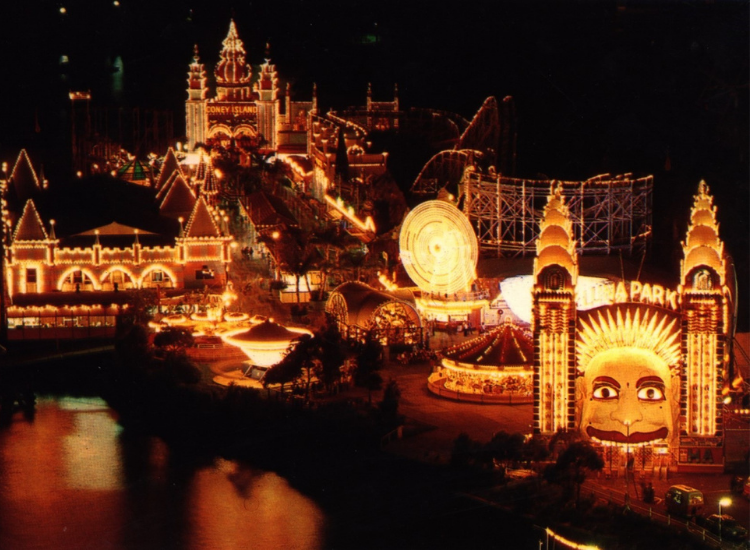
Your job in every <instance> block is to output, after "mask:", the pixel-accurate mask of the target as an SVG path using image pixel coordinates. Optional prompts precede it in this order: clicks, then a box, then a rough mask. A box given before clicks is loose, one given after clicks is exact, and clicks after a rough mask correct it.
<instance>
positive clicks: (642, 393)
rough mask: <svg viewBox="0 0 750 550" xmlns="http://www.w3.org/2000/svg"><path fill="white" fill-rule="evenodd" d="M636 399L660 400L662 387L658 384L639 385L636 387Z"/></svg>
mask: <svg viewBox="0 0 750 550" xmlns="http://www.w3.org/2000/svg"><path fill="white" fill-rule="evenodd" d="M638 399H640V400H641V401H662V400H663V399H664V388H661V387H659V386H641V387H640V388H638Z"/></svg>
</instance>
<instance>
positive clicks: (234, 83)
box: [214, 20, 252, 101]
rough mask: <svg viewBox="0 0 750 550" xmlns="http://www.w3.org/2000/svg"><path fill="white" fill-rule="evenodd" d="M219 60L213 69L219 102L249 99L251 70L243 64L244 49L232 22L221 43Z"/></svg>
mask: <svg viewBox="0 0 750 550" xmlns="http://www.w3.org/2000/svg"><path fill="white" fill-rule="evenodd" d="M222 45H223V49H222V50H221V60H220V61H219V63H218V64H217V65H216V68H215V69H214V76H216V84H217V95H218V100H219V101H237V100H246V99H249V97H250V79H251V77H252V69H251V67H250V65H249V64H248V63H246V62H245V47H244V45H243V44H242V40H240V37H239V35H238V34H237V27H236V26H235V24H234V20H231V21H230V22H229V32H228V33H227V37H226V38H225V39H224V41H223V42H222Z"/></svg>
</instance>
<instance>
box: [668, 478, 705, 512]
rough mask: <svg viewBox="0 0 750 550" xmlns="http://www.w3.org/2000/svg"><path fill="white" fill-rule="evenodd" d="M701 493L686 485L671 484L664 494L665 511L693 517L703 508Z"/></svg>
mask: <svg viewBox="0 0 750 550" xmlns="http://www.w3.org/2000/svg"><path fill="white" fill-rule="evenodd" d="M703 504H704V501H703V493H702V492H701V491H699V490H698V489H695V488H693V487H689V486H688V485H672V486H671V487H670V488H669V489H667V492H666V494H665V495H664V505H665V506H666V507H667V512H668V513H670V514H674V515H676V516H682V517H688V518H689V517H695V516H697V515H698V514H700V513H701V510H703Z"/></svg>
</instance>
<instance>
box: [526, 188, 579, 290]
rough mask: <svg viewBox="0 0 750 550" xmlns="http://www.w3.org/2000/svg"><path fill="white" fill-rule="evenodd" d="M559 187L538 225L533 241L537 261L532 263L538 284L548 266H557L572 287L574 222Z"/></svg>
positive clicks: (575, 276) (575, 274)
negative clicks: (566, 273)
mask: <svg viewBox="0 0 750 550" xmlns="http://www.w3.org/2000/svg"><path fill="white" fill-rule="evenodd" d="M560 185H561V184H560V183H556V184H553V188H552V189H551V190H550V195H549V197H548V198H547V204H546V206H545V207H544V217H543V218H542V221H541V222H540V224H539V238H538V239H537V241H536V258H535V259H534V277H535V280H536V283H537V284H539V283H540V281H539V276H540V274H541V273H542V271H543V270H544V269H545V268H546V267H548V266H550V265H558V266H560V267H561V268H563V269H564V270H566V271H567V272H568V274H569V275H570V284H572V285H575V284H576V282H577V279H578V259H577V256H576V246H575V240H574V239H573V222H572V221H571V220H570V212H569V210H568V207H567V205H566V204H565V200H564V198H563V196H562V188H561V186H560Z"/></svg>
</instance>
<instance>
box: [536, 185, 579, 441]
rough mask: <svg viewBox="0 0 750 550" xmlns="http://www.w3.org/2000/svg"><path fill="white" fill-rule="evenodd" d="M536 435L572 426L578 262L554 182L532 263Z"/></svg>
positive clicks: (565, 209) (563, 205) (566, 217)
mask: <svg viewBox="0 0 750 550" xmlns="http://www.w3.org/2000/svg"><path fill="white" fill-rule="evenodd" d="M533 273H534V286H533V288H532V304H533V305H532V322H531V328H532V332H533V335H534V432H535V433H539V434H543V435H552V434H554V433H555V432H557V431H558V430H571V429H573V428H574V426H575V421H574V419H575V399H574V388H575V384H574V380H575V350H574V346H573V345H572V343H573V342H574V341H575V320H576V314H577V311H576V298H575V294H576V283H577V281H578V261H577V258H576V250H575V241H574V239H573V228H572V222H571V221H570V212H569V211H568V207H567V206H566V205H565V201H564V199H563V197H562V187H561V184H560V183H553V186H552V188H551V189H550V195H549V197H548V198H547V205H546V206H545V208H544V217H543V218H542V221H541V223H540V230H539V238H538V239H537V242H536V258H534V271H533Z"/></svg>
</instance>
